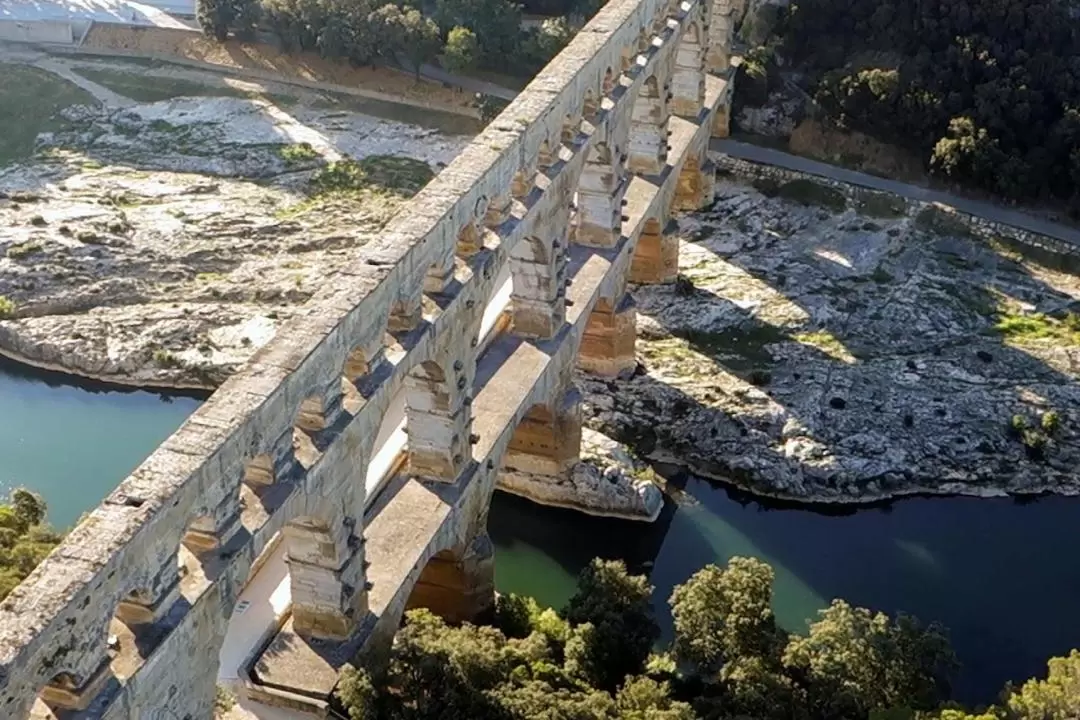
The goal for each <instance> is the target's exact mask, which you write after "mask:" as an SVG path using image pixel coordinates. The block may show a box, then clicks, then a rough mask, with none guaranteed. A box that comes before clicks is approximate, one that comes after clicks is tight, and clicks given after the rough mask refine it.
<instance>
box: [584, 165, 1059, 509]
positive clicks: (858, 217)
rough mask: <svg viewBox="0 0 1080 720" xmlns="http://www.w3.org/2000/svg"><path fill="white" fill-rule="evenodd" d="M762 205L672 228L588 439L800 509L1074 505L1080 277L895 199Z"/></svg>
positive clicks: (590, 384) (742, 188) (719, 207)
mask: <svg viewBox="0 0 1080 720" xmlns="http://www.w3.org/2000/svg"><path fill="white" fill-rule="evenodd" d="M763 189H765V191H766V193H765V194H762V193H761V192H758V191H757V190H755V189H754V188H752V187H750V186H749V185H748V184H746V183H742V182H735V181H733V180H732V179H730V178H729V179H727V180H725V181H722V182H719V183H718V190H717V201H716V204H715V205H713V206H712V208H710V209H709V210H708V211H706V212H702V213H700V214H697V215H695V216H690V217H684V218H682V219H680V228H681V235H682V247H681V257H680V267H681V271H682V272H681V275H682V277H681V278H680V280H679V282H677V283H675V284H673V285H666V286H649V287H646V286H639V287H635V288H634V289H633V294H634V297H635V298H636V300H637V303H638V328H639V339H638V350H637V352H638V359H639V366H638V371H637V373H636V374H635V376H634V377H632V378H630V379H625V380H611V381H604V380H595V379H589V378H585V377H580V378H579V382H580V384H581V386H582V388H583V391H584V393H585V397H586V413H587V415H588V424H589V426H590V427H592V428H594V429H597V430H600V431H603V432H605V433H607V434H609V435H611V436H613V437H615V438H618V439H620V440H623V441H625V442H628V443H630V444H632V445H633V446H635V448H636V449H637V450H638V451H639V452H641V453H643V454H647V455H648V456H649V457H651V458H653V459H657V460H664V461H669V462H677V463H681V464H684V465H687V466H689V467H690V468H691V469H692V470H694V471H696V472H698V473H700V474H703V475H707V476H711V477H715V478H719V479H723V480H727V481H731V482H734V483H735V484H737V485H740V486H743V487H745V488H746V489H748V490H750V491H753V492H755V493H759V494H763V495H769V496H775V497H780V498H790V499H795V500H814V501H827V502H828V501H835V502H853V501H869V500H873V499H879V498H884V497H891V496H896V495H901V494H911V493H922V492H926V493H967V494H976V495H994V494H1001V493H1003V492H1010V493H1030V492H1042V491H1050V492H1060V493H1070V494H1071V493H1076V492H1078V491H1080V481H1078V476H1077V473H1076V468H1077V467H1078V462H1080V452H1078V449H1077V447H1078V446H1077V438H1078V423H1080V416H1078V414H1077V413H1078V408H1080V386H1078V384H1077V376H1078V369H1080V347H1078V346H1080V321H1078V319H1077V317H1076V316H1075V315H1072V314H1070V312H1069V311H1070V310H1076V309H1077V303H1078V300H1080V278H1077V277H1075V276H1073V275H1070V274H1067V273H1064V272H1059V271H1055V270H1052V269H1049V268H1046V267H1041V266H1038V265H1036V264H1034V263H1031V262H1028V261H1025V260H1024V259H1023V258H1022V257H1020V256H1018V255H1017V254H1015V253H1014V252H1011V251H1009V250H1007V249H1005V248H1003V247H992V246H991V245H990V244H988V243H986V242H982V241H977V240H974V239H972V238H971V237H968V236H965V233H964V232H963V231H962V229H961V226H958V225H957V224H955V223H949V222H948V221H947V219H946V220H942V217H941V215H940V214H939V213H935V212H933V211H929V210H925V209H924V210H922V211H918V210H917V209H915V210H907V209H905V208H904V207H903V206H902V204H899V203H896V202H892V201H890V200H889V199H888V198H884V197H876V198H872V199H871V200H870V201H868V202H864V203H861V207H857V206H859V205H860V203H857V202H854V201H852V200H850V199H845V198H844V196H842V195H840V194H839V193H836V192H835V191H832V190H829V189H822V188H821V187H816V188H815V187H810V186H807V185H805V184H804V185H801V186H800V187H797V188H783V189H782V190H790V192H783V191H781V192H777V191H778V188H777V187H775V186H772V187H768V188H763ZM767 195H769V196H772V197H768V196H767ZM785 197H788V198H789V199H785Z"/></svg>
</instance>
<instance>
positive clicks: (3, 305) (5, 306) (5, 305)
mask: <svg viewBox="0 0 1080 720" xmlns="http://www.w3.org/2000/svg"><path fill="white" fill-rule="evenodd" d="M14 314H15V301H14V300H12V299H11V298H9V297H8V296H6V295H0V320H4V319H6V318H9V317H11V316H12V315H14Z"/></svg>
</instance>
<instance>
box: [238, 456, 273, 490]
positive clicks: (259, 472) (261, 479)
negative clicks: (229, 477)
mask: <svg viewBox="0 0 1080 720" xmlns="http://www.w3.org/2000/svg"><path fill="white" fill-rule="evenodd" d="M274 480H275V473H274V458H273V456H272V455H271V454H270V453H259V454H257V455H255V456H254V457H252V458H251V460H249V461H248V462H247V464H246V465H244V482H245V483H247V484H248V485H249V486H252V487H263V486H265V485H273V484H274Z"/></svg>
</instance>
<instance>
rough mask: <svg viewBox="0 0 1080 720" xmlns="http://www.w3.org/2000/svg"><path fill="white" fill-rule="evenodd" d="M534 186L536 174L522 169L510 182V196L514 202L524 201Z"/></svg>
mask: <svg viewBox="0 0 1080 720" xmlns="http://www.w3.org/2000/svg"><path fill="white" fill-rule="evenodd" d="M538 160H539V158H538ZM535 184H536V173H535V172H531V171H530V170H529V169H528V168H522V169H521V170H518V171H517V172H515V173H514V177H513V179H512V180H511V181H510V196H511V197H513V198H514V199H515V200H524V199H525V198H527V197H528V196H529V193H530V192H532V189H533V186H534V185H535Z"/></svg>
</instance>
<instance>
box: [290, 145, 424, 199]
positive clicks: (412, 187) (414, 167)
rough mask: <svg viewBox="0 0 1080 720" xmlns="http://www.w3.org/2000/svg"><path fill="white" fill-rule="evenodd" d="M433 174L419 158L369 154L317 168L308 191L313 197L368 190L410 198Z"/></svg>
mask: <svg viewBox="0 0 1080 720" xmlns="http://www.w3.org/2000/svg"><path fill="white" fill-rule="evenodd" d="M433 177H435V173H434V172H433V171H432V169H431V167H430V166H429V165H428V164H427V163H426V162H424V161H423V160H415V159H413V158H409V157H400V156H397V155H372V156H370V157H366V158H364V159H363V160H340V161H338V162H332V163H330V164H329V165H327V166H325V167H323V168H320V169H319V170H318V171H317V172H316V173H315V174H314V175H313V176H312V177H311V191H312V194H313V195H315V196H316V197H324V196H328V195H343V194H344V195H348V194H351V193H355V192H357V191H363V190H369V191H376V192H386V193H389V194H392V195H398V196H400V197H404V198H410V197H412V196H413V195H415V194H416V193H418V192H419V191H420V189H421V188H422V187H424V186H425V185H427V184H428V182H429V181H430V180H431V178H433Z"/></svg>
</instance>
